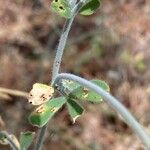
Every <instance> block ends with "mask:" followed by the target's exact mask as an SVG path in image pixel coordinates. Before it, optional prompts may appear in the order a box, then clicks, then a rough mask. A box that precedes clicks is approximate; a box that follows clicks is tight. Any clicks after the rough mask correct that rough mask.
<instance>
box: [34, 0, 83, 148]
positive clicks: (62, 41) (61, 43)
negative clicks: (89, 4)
mask: <svg viewBox="0 0 150 150" xmlns="http://www.w3.org/2000/svg"><path fill="white" fill-rule="evenodd" d="M84 3H85V0H80V1H79V2H78V3H77V4H76V5H75V6H74V8H73V10H72V17H71V18H70V19H67V20H66V22H65V24H64V27H63V30H62V33H61V36H60V40H59V43H58V47H57V50H56V56H55V60H54V63H53V69H52V80H51V85H52V84H53V83H54V81H55V78H56V76H57V75H58V73H59V69H60V64H61V60H62V56H63V52H64V48H65V45H66V41H67V38H68V34H69V31H70V29H71V25H72V23H73V20H74V18H75V16H76V14H77V13H78V11H79V10H80V8H81V7H82V5H83V4H84ZM73 4H75V3H73ZM47 127H48V123H47V124H46V125H45V126H43V127H42V128H41V130H40V131H39V136H38V138H37V141H36V144H35V150H41V148H42V144H43V142H44V137H45V133H46V130H47Z"/></svg>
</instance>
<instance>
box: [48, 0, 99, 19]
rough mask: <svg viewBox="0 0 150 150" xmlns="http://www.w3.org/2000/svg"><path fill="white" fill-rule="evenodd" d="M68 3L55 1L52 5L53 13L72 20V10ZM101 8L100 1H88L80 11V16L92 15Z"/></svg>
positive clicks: (64, 0) (65, 0) (59, 0)
mask: <svg viewBox="0 0 150 150" xmlns="http://www.w3.org/2000/svg"><path fill="white" fill-rule="evenodd" d="M68 1H69V0H68ZM68 1H67V0H53V1H52V3H51V9H52V11H54V12H55V13H57V14H59V15H60V16H61V17H64V18H71V16H72V10H71V9H72V8H71V6H70V4H69V2H68ZM99 6H100V0H87V1H86V2H85V4H84V6H83V7H82V8H81V9H80V14H81V15H85V16H88V15H92V14H93V13H94V12H95V11H96V9H97V8H98V7H99Z"/></svg>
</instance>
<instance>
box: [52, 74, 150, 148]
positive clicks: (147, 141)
mask: <svg viewBox="0 0 150 150" xmlns="http://www.w3.org/2000/svg"><path fill="white" fill-rule="evenodd" d="M62 79H68V80H72V81H75V82H78V83H79V84H81V85H82V86H84V87H86V88H88V89H89V90H91V91H94V92H96V93H97V94H99V95H100V96H101V97H102V98H103V99H104V100H105V101H106V102H107V103H108V104H109V105H110V106H111V107H112V108H114V109H115V110H116V111H117V112H118V113H119V114H120V115H121V116H122V117H123V119H124V121H125V122H126V123H127V124H128V125H129V126H130V127H131V129H132V130H133V131H134V132H135V133H136V134H137V136H138V137H139V139H140V140H141V141H142V143H143V144H144V145H145V147H146V148H147V149H150V136H149V135H148V134H147V133H146V132H145V131H144V129H143V127H142V126H141V125H140V124H139V123H138V122H137V121H136V119H135V118H134V117H133V116H132V115H131V113H130V112H129V111H128V110H127V109H126V108H125V107H124V106H123V105H122V104H121V103H120V102H119V100H117V99H116V98H115V97H113V96H112V95H111V94H109V93H108V92H106V91H104V90H103V89H102V88H100V87H99V86H97V85H95V84H93V83H91V82H90V81H88V80H86V79H83V78H81V77H78V76H76V75H72V74H68V73H61V74H59V75H58V76H57V77H56V80H55V82H54V83H56V84H57V83H59V81H60V80H62Z"/></svg>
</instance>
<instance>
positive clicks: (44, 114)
mask: <svg viewBox="0 0 150 150" xmlns="http://www.w3.org/2000/svg"><path fill="white" fill-rule="evenodd" d="M65 102H66V99H65V98H64V97H58V98H53V99H51V100H50V101H48V102H46V103H45V104H43V105H41V106H39V107H37V108H36V109H35V110H34V111H33V112H32V113H31V114H30V116H29V118H28V119H29V122H30V123H31V124H32V125H34V126H38V127H42V126H44V125H45V124H46V123H47V122H48V121H49V119H51V118H52V117H53V115H54V114H55V113H56V112H57V111H58V110H59V109H60V108H61V107H62V106H63V104H64V103H65Z"/></svg>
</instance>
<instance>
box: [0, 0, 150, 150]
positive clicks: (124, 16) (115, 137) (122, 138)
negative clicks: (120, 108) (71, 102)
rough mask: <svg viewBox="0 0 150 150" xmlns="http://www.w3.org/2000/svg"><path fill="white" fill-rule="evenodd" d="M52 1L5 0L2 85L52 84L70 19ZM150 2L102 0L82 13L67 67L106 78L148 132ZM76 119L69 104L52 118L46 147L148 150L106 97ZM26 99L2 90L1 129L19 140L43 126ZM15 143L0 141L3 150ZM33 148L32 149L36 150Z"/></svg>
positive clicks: (0, 8)
mask: <svg viewBox="0 0 150 150" xmlns="http://www.w3.org/2000/svg"><path fill="white" fill-rule="evenodd" d="M49 6H50V1H49V0H5V1H4V0H0V87H5V88H8V89H18V90H21V91H24V92H29V91H30V89H31V87H32V84H33V83H35V82H42V83H47V84H48V83H49V82H50V80H51V69H52V63H53V59H54V56H55V49H56V46H57V43H58V39H59V36H60V33H61V29H62V26H63V24H64V19H62V18H61V17H59V16H58V15H57V14H54V13H53V12H51V10H50V9H49ZM149 6H150V1H149V0H136V1H132V0H111V1H110V0H102V3H101V7H100V9H99V10H98V11H97V12H96V13H95V14H94V15H92V16H90V17H84V16H80V15H78V16H77V17H76V19H75V21H74V24H73V26H72V30H71V32H70V34H69V39H68V42H67V45H66V48H65V54H64V57H63V62H62V65H61V71H62V72H69V73H74V74H76V75H79V76H82V77H84V78H86V79H93V78H98V79H103V80H105V81H107V83H108V84H109V85H110V88H111V93H112V94H113V95H114V96H116V97H117V98H118V99H119V100H120V101H121V102H122V103H123V104H124V105H125V106H126V107H127V108H128V109H129V110H130V111H131V112H132V114H133V115H134V116H135V117H136V118H137V120H138V121H139V122H140V123H141V124H142V125H143V126H144V127H145V129H146V130H147V131H148V132H149V133H150V86H149V81H150V68H149V67H150V66H149V64H150V8H149ZM84 107H85V108H86V112H85V113H84V115H82V117H80V118H79V119H77V122H76V123H75V124H73V123H72V122H71V120H70V118H69V116H68V114H67V110H66V108H63V109H62V110H61V111H60V112H59V113H57V115H56V116H55V117H54V118H53V119H52V120H51V121H50V123H49V128H48V131H47V134H46V141H45V143H44V146H43V150H49V149H52V150H60V149H65V150H114V149H115V150H127V149H128V150H142V149H144V148H143V146H142V144H141V142H140V141H139V139H138V138H137V137H136V136H135V134H133V132H132V131H131V129H130V128H129V127H128V126H127V125H126V124H125V123H123V121H122V119H121V117H120V116H119V115H117V113H116V112H115V111H114V110H113V109H112V108H111V107H109V106H108V105H107V104H106V103H105V102H103V103H101V104H96V105H94V104H91V103H89V104H84ZM32 109H33V107H32V106H30V105H29V104H28V103H27V100H26V99H25V98H23V97H18V96H11V95H5V96H4V95H3V94H2V93H1V94H0V130H7V131H8V132H10V133H13V134H15V135H16V136H17V137H19V133H20V132H25V131H27V130H30V131H35V132H37V131H38V128H36V127H33V126H31V125H30V124H29V123H28V121H27V117H28V115H29V114H30V112H31V111H32ZM8 149H9V146H2V145H0V150H8ZM32 149H33V146H31V150H32Z"/></svg>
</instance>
